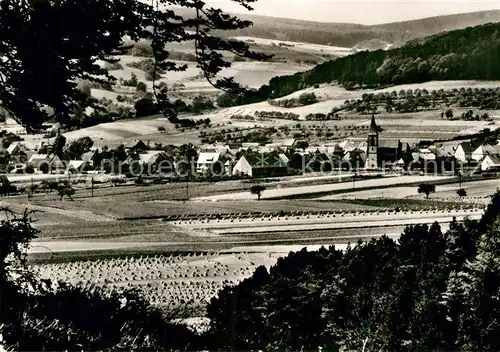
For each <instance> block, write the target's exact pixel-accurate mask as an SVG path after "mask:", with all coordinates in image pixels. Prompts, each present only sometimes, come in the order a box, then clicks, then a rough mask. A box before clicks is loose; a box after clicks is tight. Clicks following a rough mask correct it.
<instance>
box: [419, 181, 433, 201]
mask: <svg viewBox="0 0 500 352" xmlns="http://www.w3.org/2000/svg"><path fill="white" fill-rule="evenodd" d="M435 192H436V185H434V184H430V183H421V184H420V185H419V186H418V193H423V194H425V197H426V198H429V195H430V194H431V193H435Z"/></svg>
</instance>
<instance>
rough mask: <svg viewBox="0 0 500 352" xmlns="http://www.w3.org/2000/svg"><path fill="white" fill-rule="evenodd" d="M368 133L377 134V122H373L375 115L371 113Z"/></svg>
mask: <svg viewBox="0 0 500 352" xmlns="http://www.w3.org/2000/svg"><path fill="white" fill-rule="evenodd" d="M370 133H376V134H378V127H377V123H376V122H375V115H372V122H371V123H370Z"/></svg>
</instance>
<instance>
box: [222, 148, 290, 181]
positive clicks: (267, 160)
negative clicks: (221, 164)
mask: <svg viewBox="0 0 500 352" xmlns="http://www.w3.org/2000/svg"><path fill="white" fill-rule="evenodd" d="M232 172H233V175H248V176H250V177H276V176H284V175H286V174H287V173H288V158H286V156H285V155H284V154H278V153H277V152H273V153H252V154H247V155H245V156H242V157H241V158H240V160H238V162H237V163H236V165H235V166H234V168H233V170H232Z"/></svg>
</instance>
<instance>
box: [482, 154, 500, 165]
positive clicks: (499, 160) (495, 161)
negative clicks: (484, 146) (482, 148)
mask: <svg viewBox="0 0 500 352" xmlns="http://www.w3.org/2000/svg"><path fill="white" fill-rule="evenodd" d="M486 158H490V160H491V162H492V163H493V164H494V165H500V157H499V156H498V155H491V154H488V155H486V156H485V159H486Z"/></svg>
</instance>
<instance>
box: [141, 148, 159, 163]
mask: <svg viewBox="0 0 500 352" xmlns="http://www.w3.org/2000/svg"><path fill="white" fill-rule="evenodd" d="M161 154H163V152H161V151H158V150H151V151H147V152H145V153H141V154H139V162H140V163H141V164H152V163H154V162H156V160H157V159H158V157H159V156H160V155H161Z"/></svg>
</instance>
